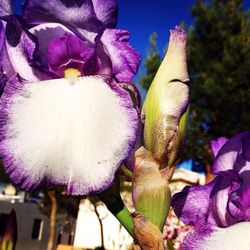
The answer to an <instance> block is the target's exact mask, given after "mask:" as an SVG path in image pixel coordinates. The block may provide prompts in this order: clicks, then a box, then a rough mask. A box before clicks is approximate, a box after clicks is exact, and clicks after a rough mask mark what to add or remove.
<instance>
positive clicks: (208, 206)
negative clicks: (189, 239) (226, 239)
mask: <svg viewBox="0 0 250 250" xmlns="http://www.w3.org/2000/svg"><path fill="white" fill-rule="evenodd" d="M240 185H241V182H240V180H239V178H238V176H237V174H236V173H234V172H233V171H227V172H224V173H223V174H221V175H219V176H217V177H216V178H215V179H214V180H213V181H212V182H210V183H209V184H207V185H204V186H193V187H185V188H184V189H183V191H182V192H180V193H177V194H175V195H174V196H173V200H172V206H173V209H174V211H175V213H176V215H177V217H179V218H180V219H181V220H182V221H183V222H184V223H185V224H190V225H193V226H195V229H196V230H198V229H199V228H200V227H202V225H203V224H204V223H209V224H211V225H214V226H218V227H225V226H228V225H232V224H233V223H235V222H236V219H234V218H233V217H232V216H231V215H230V213H229V211H228V210H227V204H228V199H229V196H230V195H231V194H232V193H233V192H235V190H237V189H238V188H239V187H240Z"/></svg>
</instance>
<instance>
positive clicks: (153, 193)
mask: <svg viewBox="0 0 250 250" xmlns="http://www.w3.org/2000/svg"><path fill="white" fill-rule="evenodd" d="M135 157H136V162H135V167H134V171H133V182H132V183H133V184H132V198H133V203H134V206H135V208H136V212H137V213H139V214H140V215H143V216H144V217H145V218H147V219H149V220H150V221H151V222H152V223H153V224H154V225H156V226H157V227H158V228H159V229H160V230H161V231H162V229H163V226H164V224H165V221H166V217H167V215H168V212H169V208H170V202H171V191H170V188H169V183H168V180H167V178H165V176H164V175H163V174H162V173H161V172H160V170H159V163H158V162H157V161H156V160H155V159H154V157H153V156H152V154H151V153H150V152H149V151H147V150H145V148H143V147H142V148H140V149H139V150H137V152H136V154H135Z"/></svg>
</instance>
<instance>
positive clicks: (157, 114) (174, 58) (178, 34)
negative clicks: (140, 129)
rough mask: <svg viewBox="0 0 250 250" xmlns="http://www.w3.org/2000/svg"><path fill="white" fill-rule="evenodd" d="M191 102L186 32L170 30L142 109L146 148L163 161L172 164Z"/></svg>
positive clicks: (176, 29)
mask: <svg viewBox="0 0 250 250" xmlns="http://www.w3.org/2000/svg"><path fill="white" fill-rule="evenodd" d="M188 105H189V76H188V72H187V62H186V34H185V32H184V31H183V30H182V29H181V28H180V27H176V28H175V29H174V30H171V31H170V41H169V46H168V50H167V53H166V56H165V58H164V59H163V61H162V63H161V65H160V67H159V69H158V72H157V73H156V75H155V78H154V80H153V82H152V84H151V86H150V88H149V91H148V94H147V96H146V100H145V103H144V105H143V110H142V119H143V121H144V143H145V145H144V146H145V148H146V149H147V150H149V151H150V152H152V154H153V156H154V157H155V158H156V159H157V160H158V161H159V162H160V163H161V167H172V166H173V165H174V164H175V163H176V161H177V159H178V155H179V153H180V149H181V146H182V144H183V140H184V137H185V131H186V124H187V117H188Z"/></svg>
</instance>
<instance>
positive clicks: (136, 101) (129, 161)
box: [118, 82, 142, 170]
mask: <svg viewBox="0 0 250 250" xmlns="http://www.w3.org/2000/svg"><path fill="white" fill-rule="evenodd" d="M118 85H119V86H121V87H122V88H123V89H125V90H126V91H127V92H128V93H129V95H130V97H131V100H132V102H133V107H134V109H135V110H136V111H137V113H138V116H139V117H140V116H141V96H140V93H139V90H138V88H137V87H136V86H135V85H134V84H133V83H131V82H128V83H118ZM138 127H139V129H138V134H137V139H136V142H135V147H134V150H133V153H132V154H131V155H130V156H129V157H128V158H126V159H125V160H124V165H125V166H126V167H127V168H128V169H130V170H132V169H133V168H134V164H135V156H134V152H135V151H136V150H137V149H139V148H140V147H141V146H142V134H141V133H140V132H141V131H142V129H141V127H142V124H141V122H139V125H138Z"/></svg>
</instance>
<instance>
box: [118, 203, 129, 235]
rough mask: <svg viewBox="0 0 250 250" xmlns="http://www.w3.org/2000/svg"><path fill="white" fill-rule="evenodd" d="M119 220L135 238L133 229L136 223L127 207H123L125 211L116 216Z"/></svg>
mask: <svg viewBox="0 0 250 250" xmlns="http://www.w3.org/2000/svg"><path fill="white" fill-rule="evenodd" d="M115 217H116V218H117V220H119V221H120V223H121V224H122V225H123V227H124V228H125V229H126V230H127V231H128V233H129V234H130V235H131V236H132V237H133V227H134V223H133V220H132V217H131V214H130V212H129V210H128V209H127V207H125V206H124V207H123V209H122V210H121V211H120V212H118V214H116V215H115Z"/></svg>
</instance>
